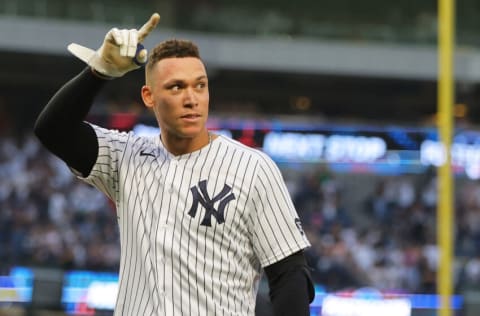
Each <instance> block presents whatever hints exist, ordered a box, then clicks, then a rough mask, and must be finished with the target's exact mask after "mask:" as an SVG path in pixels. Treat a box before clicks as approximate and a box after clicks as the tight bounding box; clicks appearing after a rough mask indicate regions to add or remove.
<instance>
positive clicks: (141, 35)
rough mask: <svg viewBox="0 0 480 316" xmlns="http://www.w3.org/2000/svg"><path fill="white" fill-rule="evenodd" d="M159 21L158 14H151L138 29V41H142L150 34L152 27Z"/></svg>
mask: <svg viewBox="0 0 480 316" xmlns="http://www.w3.org/2000/svg"><path fill="white" fill-rule="evenodd" d="M159 21H160V15H159V14H158V13H156V12H155V13H154V14H152V16H151V17H150V19H149V20H148V21H147V23H145V24H144V25H143V26H142V27H141V28H140V30H138V41H139V42H143V40H144V39H145V37H147V36H148V34H150V33H151V32H152V31H153V29H154V28H155V27H156V26H157V24H158V22H159Z"/></svg>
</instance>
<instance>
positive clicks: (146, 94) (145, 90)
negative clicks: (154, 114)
mask: <svg viewBox="0 0 480 316" xmlns="http://www.w3.org/2000/svg"><path fill="white" fill-rule="evenodd" d="M142 99H143V103H145V106H146V107H147V108H153V105H154V100H153V92H152V89H151V88H150V86H147V85H144V86H143V87H142Z"/></svg>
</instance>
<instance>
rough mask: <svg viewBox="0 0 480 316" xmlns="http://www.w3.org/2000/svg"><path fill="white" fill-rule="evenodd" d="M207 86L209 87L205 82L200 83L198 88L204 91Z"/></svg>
mask: <svg viewBox="0 0 480 316" xmlns="http://www.w3.org/2000/svg"><path fill="white" fill-rule="evenodd" d="M206 86H207V85H206V84H205V83H204V82H200V83H198V84H197V88H198V89H203V88H205V87H206Z"/></svg>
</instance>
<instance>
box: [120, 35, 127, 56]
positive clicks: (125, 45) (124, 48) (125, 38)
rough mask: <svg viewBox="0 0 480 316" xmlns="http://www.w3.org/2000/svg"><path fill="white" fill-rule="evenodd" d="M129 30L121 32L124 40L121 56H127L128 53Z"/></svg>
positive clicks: (121, 45)
mask: <svg viewBox="0 0 480 316" xmlns="http://www.w3.org/2000/svg"><path fill="white" fill-rule="evenodd" d="M128 33H129V32H128V30H120V36H121V38H122V43H121V44H120V56H127V52H128V38H129V34H128Z"/></svg>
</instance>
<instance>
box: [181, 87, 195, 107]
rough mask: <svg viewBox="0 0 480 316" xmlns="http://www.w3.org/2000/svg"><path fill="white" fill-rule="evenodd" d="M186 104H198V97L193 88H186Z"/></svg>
mask: <svg viewBox="0 0 480 316" xmlns="http://www.w3.org/2000/svg"><path fill="white" fill-rule="evenodd" d="M184 104H185V105H186V106H197V104H198V99H197V95H196V93H195V91H194V90H193V88H188V89H186V90H185V102H184Z"/></svg>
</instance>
